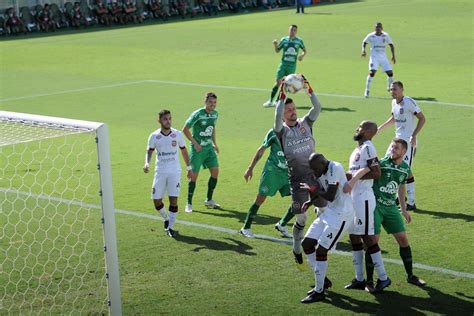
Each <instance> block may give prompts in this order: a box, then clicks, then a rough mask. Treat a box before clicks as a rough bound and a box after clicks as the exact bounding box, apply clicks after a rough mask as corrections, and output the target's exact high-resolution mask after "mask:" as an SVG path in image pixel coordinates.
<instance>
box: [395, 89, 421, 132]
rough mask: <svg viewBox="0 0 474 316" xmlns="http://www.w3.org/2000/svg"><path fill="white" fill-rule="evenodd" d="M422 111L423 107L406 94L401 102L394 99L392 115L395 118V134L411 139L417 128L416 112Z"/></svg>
mask: <svg viewBox="0 0 474 316" xmlns="http://www.w3.org/2000/svg"><path fill="white" fill-rule="evenodd" d="M420 112H421V109H420V108H419V107H418V105H417V104H416V102H415V100H413V99H412V98H410V97H407V96H404V97H403V99H402V101H401V102H400V103H397V100H396V99H393V100H392V115H393V118H394V119H395V127H396V130H395V136H396V137H399V138H401V139H404V140H406V141H410V137H411V135H412V134H413V131H414V130H415V128H416V120H415V118H416V114H418V113H420Z"/></svg>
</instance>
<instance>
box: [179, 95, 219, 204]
mask: <svg viewBox="0 0 474 316" xmlns="http://www.w3.org/2000/svg"><path fill="white" fill-rule="evenodd" d="M204 103H205V106H204V107H203V108H200V109H198V110H196V111H194V112H193V113H192V114H191V116H189V118H188V119H187V120H186V123H185V125H184V128H183V134H184V135H185V136H186V137H187V138H188V139H189V141H190V142H191V151H190V152H191V153H190V156H189V158H190V160H191V166H190V167H191V170H192V171H193V177H192V178H191V180H190V181H189V187H188V203H187V205H186V209H185V211H186V212H187V213H191V212H192V211H193V207H192V199H193V194H194V189H195V188H196V180H197V177H198V175H199V170H200V169H201V167H203V168H204V169H206V168H208V169H209V171H210V173H211V176H210V177H209V181H208V184H207V199H206V201H205V202H204V205H205V206H207V207H209V208H215V209H219V208H220V205H219V204H217V203H216V202H215V201H214V200H213V199H212V195H213V193H214V189H215V188H216V185H217V176H218V174H219V162H218V160H217V154H218V153H219V148H218V147H217V142H216V126H215V124H216V121H217V118H218V116H219V115H218V113H217V111H216V110H215V109H216V105H217V96H216V95H215V94H214V93H213V92H209V93H207V94H206V97H205V99H204ZM191 128H192V133H191V130H190V129H191Z"/></svg>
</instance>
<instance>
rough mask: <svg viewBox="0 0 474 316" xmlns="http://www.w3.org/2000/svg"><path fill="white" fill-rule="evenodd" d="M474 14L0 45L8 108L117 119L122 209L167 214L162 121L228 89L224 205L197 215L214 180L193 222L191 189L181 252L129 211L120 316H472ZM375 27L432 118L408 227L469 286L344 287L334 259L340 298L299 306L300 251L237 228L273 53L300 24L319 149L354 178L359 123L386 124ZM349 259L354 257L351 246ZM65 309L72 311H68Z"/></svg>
mask: <svg viewBox="0 0 474 316" xmlns="http://www.w3.org/2000/svg"><path fill="white" fill-rule="evenodd" d="M472 10H473V4H472V3H471V2H470V1H441V0H399V1H396V2H392V1H382V0H373V1H360V2H357V1H347V2H344V3H336V4H331V5H321V6H316V7H311V8H308V9H307V13H308V14H306V15H295V14H294V12H293V10H281V11H274V12H262V13H255V14H249V15H239V16H228V17H218V18H212V19H203V20H196V21H185V22H179V23H168V24H156V25H146V26H142V27H135V28H122V29H115V30H104V31H101V32H92V33H81V34H67V35H57V36H50V37H36V38H31V39H28V38H18V39H17V40H12V41H3V42H0V63H1V69H2V71H1V73H0V87H1V92H0V109H1V110H7V111H17V112H27V113H34V114H43V115H51V116H59V117H67V118H75V119H84V120H92V121H101V122H106V123H107V124H108V125H109V129H110V142H111V152H112V168H113V169H112V171H113V183H114V195H115V205H116V208H118V209H120V210H130V211H134V212H137V213H140V214H146V215H156V211H154V209H153V207H152V203H151V201H150V200H149V192H150V186H151V182H152V174H147V175H145V174H144V173H143V171H142V166H143V160H144V155H145V149H146V140H147V137H148V135H149V134H150V133H151V132H152V131H153V130H154V129H156V128H157V123H156V114H157V112H158V111H159V110H160V109H162V108H168V109H170V110H171V111H172V114H173V124H174V127H176V128H179V129H181V128H182V126H183V124H184V121H185V120H186V118H187V117H188V116H189V114H190V113H191V112H192V111H193V110H195V109H197V108H198V107H200V106H202V99H203V96H204V94H205V92H207V91H209V90H212V91H214V92H216V93H217V95H218V106H217V110H218V111H219V115H220V118H219V121H218V126H217V137H218V139H217V140H218V144H219V147H220V150H221V154H220V157H219V159H220V167H221V169H220V177H219V183H218V186H217V190H216V193H215V199H216V200H217V201H218V202H219V203H220V204H221V205H222V206H223V208H224V210H208V209H206V208H205V207H204V206H203V205H202V203H200V202H201V201H204V199H205V192H206V183H207V178H208V172H207V171H204V172H201V175H200V179H199V181H198V186H197V189H196V193H195V198H194V208H195V211H194V212H193V213H192V214H186V213H185V212H184V206H185V196H186V190H187V186H186V185H183V190H182V195H181V199H180V213H179V216H178V219H180V220H183V221H186V222H192V223H194V226H190V225H185V224H177V226H176V228H177V229H178V230H179V231H180V237H179V238H177V239H176V240H173V239H170V238H168V237H166V236H165V235H164V233H163V231H162V222H161V221H159V220H155V219H153V218H144V217H138V216H130V215H127V214H125V213H124V212H120V213H119V214H117V215H116V218H117V236H118V246H119V260H120V273H121V285H122V302H123V310H124V314H127V315H128V314H150V315H151V314H157V313H169V314H171V313H173V314H293V313H302V314H310V313H315V312H319V313H327V314H344V313H347V314H348V313H354V312H360V313H370V314H375V313H378V314H382V313H390V314H402V313H404V314H468V315H472V314H473V312H474V280H473V279H472V275H473V273H474V269H473V268H472V262H474V251H473V250H472V249H473V242H472V240H474V233H473V232H474V230H473V222H474V207H473V202H474V197H473V190H472V186H473V184H474V172H473V171H474V170H473V165H474V161H473V160H474V159H473V158H474V157H473V150H474V143H473V139H474V137H473V136H474V135H473V130H474V128H473V113H474V105H473V104H474V102H473V95H472V92H473V85H472V78H473V68H472V60H473V51H472V47H473V33H472ZM379 20H380V21H382V22H383V23H384V27H385V30H386V31H387V32H389V33H390V35H391V37H392V39H393V40H394V43H395V46H396V50H397V64H396V65H395V66H394V73H395V78H396V79H399V80H402V81H403V82H404V84H405V92H406V95H409V96H411V97H414V98H417V99H420V100H421V101H420V102H419V106H420V107H421V108H422V110H423V112H424V114H425V116H426V118H427V123H426V126H425V128H424V129H423V130H422V132H421V134H420V136H419V144H420V145H419V151H418V153H417V157H416V161H415V166H414V173H415V177H416V193H417V206H418V208H419V210H418V211H416V212H415V213H414V214H413V215H412V216H413V222H412V223H411V224H410V225H408V227H407V230H408V234H409V238H410V242H411V246H412V249H413V254H414V260H415V262H416V263H420V264H424V265H427V266H430V267H437V268H444V269H450V270H454V271H458V272H464V273H468V274H469V275H468V276H466V275H464V276H454V275H452V274H447V273H442V272H439V271H429V270H426V269H421V268H415V274H417V275H419V276H420V277H422V278H423V279H425V280H426V281H427V282H428V284H429V287H428V288H426V289H420V288H415V287H413V286H411V285H408V284H407V283H406V281H405V276H404V270H403V266H401V265H399V264H394V263H387V264H386V269H387V271H388V273H389V276H390V277H391V278H392V281H393V284H392V286H391V287H390V288H388V290H387V291H386V292H385V293H383V294H381V295H378V296H371V295H369V294H367V293H365V292H359V291H357V292H351V291H348V290H345V289H344V288H343V287H344V285H345V284H346V283H347V282H349V281H350V280H351V279H352V278H353V268H352V259H351V257H350V256H344V255H341V253H336V254H333V255H330V261H329V262H330V263H329V269H328V275H329V277H330V278H331V279H332V281H333V284H334V286H333V288H332V289H331V290H329V291H328V298H327V300H326V302H325V303H318V304H313V305H310V306H305V305H302V304H300V303H299V300H300V299H301V298H303V297H304V296H305V293H306V291H307V290H308V289H309V287H308V286H309V285H310V284H313V282H314V277H313V275H312V273H311V272H309V271H306V272H299V271H298V270H296V268H295V267H294V264H293V258H292V255H291V248H290V247H289V246H288V245H287V244H285V243H279V242H272V241H270V240H265V239H246V238H244V237H242V236H240V235H238V234H237V231H238V229H239V228H240V227H241V226H242V223H243V220H244V219H245V215H246V212H247V210H248V208H249V206H250V205H251V203H252V202H253V199H254V198H255V195H256V193H257V186H258V176H259V172H260V171H261V168H262V166H263V162H260V163H259V165H258V167H257V168H256V170H255V171H254V179H253V180H252V182H251V183H248V184H247V183H245V181H244V179H243V173H244V171H245V169H246V167H247V166H248V164H249V163H250V160H251V158H252V157H253V154H254V153H255V150H256V149H257V147H258V146H259V145H260V144H261V142H262V140H263V137H264V136H265V133H266V131H267V130H268V129H269V128H270V127H271V126H272V122H273V115H274V112H273V110H272V109H264V108H262V106H261V104H262V103H263V102H264V101H265V100H266V99H267V98H268V94H269V90H270V88H271V86H272V84H273V78H274V73H275V70H276V67H277V65H278V62H279V58H280V56H279V55H277V54H275V53H274V51H273V47H272V43H271V41H272V40H273V39H274V38H280V37H281V36H284V35H285V34H286V32H287V28H288V25H289V24H293V23H294V24H298V26H299V35H300V36H301V37H302V38H303V39H304V41H305V44H306V46H307V48H308V56H307V58H306V59H305V60H304V61H303V62H302V63H300V64H299V65H298V72H301V73H304V74H305V75H306V77H307V78H308V79H309V80H310V82H311V83H312V85H313V87H314V88H315V91H316V93H317V94H318V93H319V94H320V101H321V103H322V104H323V111H322V113H321V115H320V117H319V120H318V121H317V123H316V125H315V128H314V135H315V137H316V140H317V144H316V149H317V150H318V151H320V152H322V153H324V154H325V155H326V156H327V157H328V158H329V159H331V160H336V161H339V162H341V163H343V164H344V165H345V166H347V163H348V159H349V155H350V153H351V152H352V150H353V147H354V142H353V141H352V135H353V131H354V129H355V128H356V127H357V126H358V124H359V123H360V121H361V120H363V119H372V120H375V121H376V122H377V123H382V122H383V121H384V120H385V119H386V118H387V117H388V116H389V114H390V98H389V95H388V94H387V92H386V90H385V86H386V78H385V75H384V74H383V73H382V72H381V71H379V73H378V74H377V75H376V77H375V79H374V82H373V84H372V89H371V90H372V91H371V96H372V97H371V98H370V99H364V98H361V97H360V96H362V94H363V90H364V86H365V78H366V76H367V62H368V60H367V59H362V58H361V57H360V46H361V41H362V39H363V38H364V36H365V35H366V34H367V33H369V32H371V31H372V28H373V24H374V22H375V21H379ZM267 90H268V91H267ZM351 96H356V97H351ZM423 100H425V101H430V102H424V101H423ZM295 101H296V104H297V105H298V111H299V114H300V115H303V114H305V112H306V111H307V109H308V106H309V104H310V102H309V100H308V98H307V97H306V96H305V95H304V94H302V93H300V94H296V95H295ZM392 136H393V132H392V130H386V131H384V132H383V134H382V135H380V136H378V137H376V138H375V139H374V143H375V145H376V148H377V150H378V152H379V155H382V154H383V153H384V152H385V150H386V148H387V146H388V143H389V141H390V139H391V137H392ZM2 165H3V164H2ZM4 180H5V179H3V181H4ZM183 181H184V179H183ZM1 183H4V182H1ZM288 204H289V199H288V198H285V199H282V198H280V197H275V198H272V199H268V200H267V201H266V202H265V204H264V205H263V206H262V207H261V208H260V211H259V213H258V216H257V219H256V222H255V223H254V225H253V226H252V229H253V231H254V233H257V234H261V235H267V236H273V237H278V235H277V234H276V231H275V230H274V229H273V224H274V223H276V222H277V220H278V219H279V217H280V216H281V215H282V214H283V213H284V212H285V210H286V208H287V206H288ZM2 212H4V210H2ZM312 218H313V216H312ZM198 224H207V225H211V226H213V227H221V228H225V229H227V230H221V231H218V230H213V229H210V228H206V227H203V226H202V225H201V226H196V225H198ZM230 231H232V232H233V233H230ZM380 246H381V248H382V249H383V250H384V254H383V255H384V258H386V259H394V260H399V259H400V258H399V255H398V247H397V244H396V243H395V242H394V241H393V239H392V237H391V236H389V235H387V234H385V233H383V234H382V236H381V243H380ZM338 249H339V250H342V251H346V254H348V253H347V251H350V245H349V242H348V240H347V237H345V238H344V240H343V242H341V243H340V244H339V245H338ZM89 290H90V289H89ZM87 293H88V291H87V290H84V293H83V295H87ZM65 300H66V305H65V307H64V308H65V309H64V310H63V312H68V306H69V305H67V303H68V298H66V299H65ZM0 311H1V309H0Z"/></svg>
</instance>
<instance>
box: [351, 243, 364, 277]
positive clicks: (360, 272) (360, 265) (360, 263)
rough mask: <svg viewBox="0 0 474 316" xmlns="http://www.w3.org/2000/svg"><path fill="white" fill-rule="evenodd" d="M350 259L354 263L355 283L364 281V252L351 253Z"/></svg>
mask: <svg viewBox="0 0 474 316" xmlns="http://www.w3.org/2000/svg"><path fill="white" fill-rule="evenodd" d="M352 259H353V262H354V270H355V273H356V276H355V277H356V280H357V281H364V250H356V251H354V250H353V251H352Z"/></svg>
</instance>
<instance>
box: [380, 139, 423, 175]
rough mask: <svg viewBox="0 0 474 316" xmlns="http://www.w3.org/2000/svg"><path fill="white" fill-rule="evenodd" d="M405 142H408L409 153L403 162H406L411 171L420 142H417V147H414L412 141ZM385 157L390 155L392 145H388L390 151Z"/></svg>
mask: <svg viewBox="0 0 474 316" xmlns="http://www.w3.org/2000/svg"><path fill="white" fill-rule="evenodd" d="M405 141H406V142H407V152H406V153H405V157H403V161H405V162H406V163H407V164H408V165H409V166H410V169H412V168H413V162H414V160H415V154H416V149H417V148H418V142H417V146H416V147H413V146H412V145H411V143H410V141H408V140H405ZM385 155H390V145H388V149H387V152H386V153H385Z"/></svg>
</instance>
